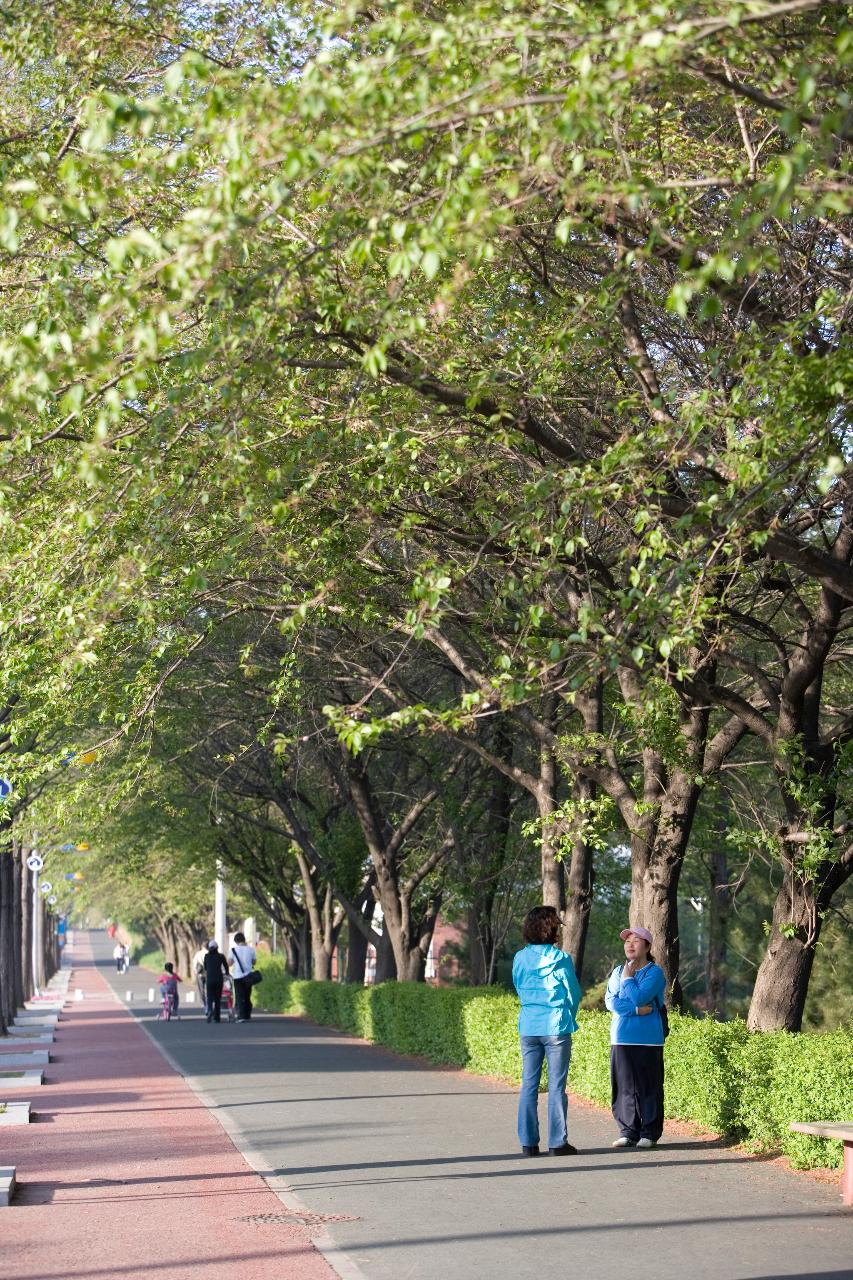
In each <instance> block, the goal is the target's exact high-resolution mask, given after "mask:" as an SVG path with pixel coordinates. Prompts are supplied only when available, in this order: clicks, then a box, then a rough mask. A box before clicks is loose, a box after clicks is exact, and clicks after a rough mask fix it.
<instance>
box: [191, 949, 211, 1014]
mask: <svg viewBox="0 0 853 1280" xmlns="http://www.w3.org/2000/svg"><path fill="white" fill-rule="evenodd" d="M209 946H210V943H209V942H205V943H203V945H202V946H200V947H199V949H198V951H197V952H196V953H195V955H194V956H193V974H194V975H195V986H196V991H197V992H198V998H199V1000H200V1002H201V1004H202V1006H203V1007H204V1011H205V1013H207V980H206V978H205V976H204V960H205V956H206V955H207V951H208V947H209Z"/></svg>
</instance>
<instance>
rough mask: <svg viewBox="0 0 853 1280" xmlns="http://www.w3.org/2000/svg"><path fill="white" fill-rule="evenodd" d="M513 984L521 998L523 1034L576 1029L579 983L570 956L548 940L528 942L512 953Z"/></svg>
mask: <svg viewBox="0 0 853 1280" xmlns="http://www.w3.org/2000/svg"><path fill="white" fill-rule="evenodd" d="M512 984H513V986H514V987H515V989H516V991H517V992H518V994H519V998H520V1000H521V1012H520V1013H519V1015H518V1032H519V1035H522V1036H567V1035H571V1033H572V1032H573V1031H577V1029H578V1024H577V1022H576V1021H575V1015H576V1013H577V1011H578V1008H579V1006H580V1002H581V989H580V983H579V982H578V980H577V977H576V976H575V966H574V965H573V964H572V957H571V956H570V955H567V954H566V952H565V951H560V949H559V948H558V947H553V946H551V945H550V943H536V942H531V943H530V944H529V945H528V946H526V947H525V948H524V950H523V951H517V952H516V953H515V959H514V960H513V962H512Z"/></svg>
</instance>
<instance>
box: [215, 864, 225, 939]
mask: <svg viewBox="0 0 853 1280" xmlns="http://www.w3.org/2000/svg"><path fill="white" fill-rule="evenodd" d="M218 870H219V873H220V874H219V875H218V876H217V878H216V886H215V888H214V895H213V936H214V937H215V938H216V941H217V942H218V943H219V950H220V951H221V952H222V954H223V955H225V953H226V951H227V950H228V926H227V924H226V920H225V881H224V880H223V879H222V867H219V868H218Z"/></svg>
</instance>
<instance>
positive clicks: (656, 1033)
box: [604, 926, 666, 1149]
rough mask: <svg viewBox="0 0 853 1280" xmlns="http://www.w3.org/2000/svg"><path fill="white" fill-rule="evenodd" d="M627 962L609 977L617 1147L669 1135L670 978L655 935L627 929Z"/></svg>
mask: <svg viewBox="0 0 853 1280" xmlns="http://www.w3.org/2000/svg"><path fill="white" fill-rule="evenodd" d="M619 937H620V938H621V939H622V941H623V942H624V944H625V963H624V964H618V965H617V966H616V968H615V969H614V970H613V972H612V973H611V975H610V977H609V979H608V981H607V992H606V994H605V997H604V1003H605V1005H606V1006H607V1008H608V1009H609V1010H610V1012H611V1013H612V1014H613V1018H612V1021H611V1024H610V1096H611V1103H612V1110H613V1119H614V1120H615V1121H616V1123H617V1124H618V1126H619V1137H618V1138H617V1139H616V1141H615V1142H614V1143H613V1145H614V1147H640V1148H643V1149H645V1148H648V1147H653V1146H654V1145H655V1143H656V1142H657V1141H658V1139H659V1138H660V1136H661V1134H662V1133H663V1021H662V1019H661V1009H662V1007H663V993H664V991H665V990H666V976H665V974H664V971H663V969H661V967H660V965H657V964H655V963H654V959H653V957H652V935H651V934H650V933H649V931H648V929H643V928H641V927H640V926H635V927H632V928H630V929H623V930H622V932H621V933H620V934H619Z"/></svg>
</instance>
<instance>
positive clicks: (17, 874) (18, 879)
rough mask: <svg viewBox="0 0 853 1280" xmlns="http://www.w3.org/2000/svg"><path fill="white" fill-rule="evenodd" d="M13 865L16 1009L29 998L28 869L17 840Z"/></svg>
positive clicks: (14, 847)
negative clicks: (25, 896)
mask: <svg viewBox="0 0 853 1280" xmlns="http://www.w3.org/2000/svg"><path fill="white" fill-rule="evenodd" d="M12 853H13V858H12V864H13V871H14V880H13V885H12V912H13V917H14V923H13V934H14V938H15V954H14V957H13V964H14V987H15V1008H16V1009H17V1008H21V1007H22V1006H23V1003H24V1001H25V1000H26V998H27V995H26V983H25V980H24V913H23V893H24V888H25V884H26V869H25V868H24V865H23V851H22V849H21V846H20V844H19V842H18V841H17V840H15V841H14V842H13V845H12Z"/></svg>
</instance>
